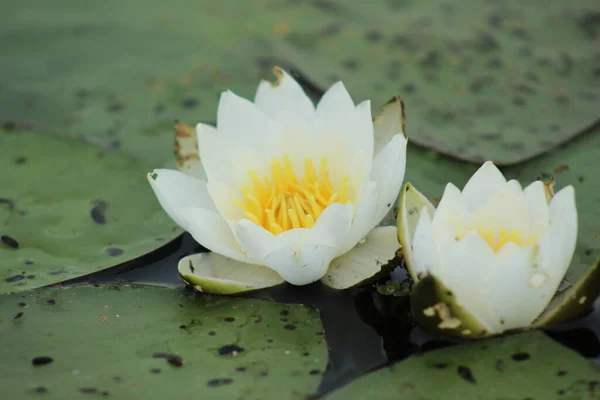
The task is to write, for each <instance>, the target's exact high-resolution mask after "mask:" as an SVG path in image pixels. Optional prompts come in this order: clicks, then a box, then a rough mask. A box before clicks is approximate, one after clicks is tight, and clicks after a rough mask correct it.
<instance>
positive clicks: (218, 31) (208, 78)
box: [0, 0, 600, 166]
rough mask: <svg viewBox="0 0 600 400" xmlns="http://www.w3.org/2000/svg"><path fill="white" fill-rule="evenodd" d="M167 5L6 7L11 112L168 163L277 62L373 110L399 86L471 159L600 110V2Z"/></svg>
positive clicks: (4, 43) (529, 150) (414, 117)
mask: <svg viewBox="0 0 600 400" xmlns="http://www.w3.org/2000/svg"><path fill="white" fill-rule="evenodd" d="M160 5H162V3H159V2H158V1H155V0H147V1H141V0H131V1H128V2H120V1H117V0H107V1H104V2H101V3H92V4H82V3H81V2H78V1H76V0H56V1H53V2H52V4H50V3H47V4H46V3H44V4H39V2H35V1H32V0H25V1H21V2H12V3H10V4H7V5H5V6H4V7H3V10H2V11H3V13H2V24H0V33H2V34H1V35H0V46H1V47H2V48H3V49H5V51H4V54H3V55H4V61H5V62H3V63H2V64H1V65H0V73H1V74H2V77H3V79H4V83H3V84H2V87H1V88H0V120H1V121H13V120H17V121H25V122H29V123H33V124H40V125H43V126H44V127H45V128H48V129H50V130H55V131H60V132H64V133H66V134H68V135H70V136H83V137H85V138H86V139H87V140H89V141H93V142H94V143H98V144H101V145H103V146H106V147H109V148H116V147H119V148H122V149H123V150H125V151H126V152H129V153H132V154H135V155H137V156H138V157H141V158H144V159H147V160H152V161H154V162H155V166H157V165H160V163H162V162H168V161H170V160H171V147H172V138H171V126H172V120H173V118H175V117H179V118H182V119H183V120H185V121H189V122H197V121H206V122H209V121H212V120H214V116H215V115H216V106H217V101H216V100H217V95H218V93H219V92H221V91H222V90H225V89H232V90H235V91H236V92H237V93H239V94H240V95H242V96H244V97H252V95H253V93H254V91H255V89H256V83H257V78H258V77H259V76H262V77H267V78H270V74H271V69H272V67H273V66H274V65H275V64H278V65H280V66H282V67H285V68H289V67H290V66H295V67H298V68H299V69H300V70H301V71H302V72H303V73H304V74H306V75H307V76H308V77H309V78H310V79H311V80H314V82H315V83H316V84H317V85H318V86H322V87H327V86H329V85H330V84H331V83H332V82H333V81H336V80H338V79H343V80H344V83H345V84H346V86H347V87H348V88H349V89H350V90H351V92H352V94H353V95H354V96H355V99H356V100H357V101H360V100H364V99H371V100H372V104H373V105H374V106H377V105H379V104H383V103H385V102H386V101H387V100H388V99H389V98H390V96H392V95H395V94H399V95H402V97H403V98H404V100H405V101H406V104H407V112H408V114H409V115H410V118H409V119H408V121H407V128H408V133H409V137H410V140H411V141H413V142H414V143H418V144H420V145H424V146H427V147H430V148H434V149H437V150H439V151H440V152H443V153H447V154H451V155H453V156H455V157H458V158H461V159H465V160H469V161H481V160H483V159H492V160H494V161H496V163H498V164H502V163H504V164H511V163H515V162H518V161H521V160H524V159H528V158H530V157H532V156H533V155H536V154H539V153H542V152H544V151H546V150H548V149H551V148H553V147H555V146H556V145H557V144H560V143H562V142H564V141H566V140H568V139H569V138H571V137H573V136H575V135H576V134H578V133H580V132H581V131H582V130H583V129H585V128H587V127H588V126H590V124H592V123H593V122H594V121H597V119H598V114H597V110H598V107H599V106H600V95H598V92H599V91H600V90H599V89H600V72H599V71H600V52H599V51H598V49H597V46H596V40H595V37H596V35H598V30H597V24H596V22H595V21H597V18H596V16H597V12H595V11H594V10H595V5H596V3H595V2H594V0H582V1H579V2H569V3H563V2H557V3H552V4H548V5H545V6H544V7H539V4H538V2H536V1H535V0H524V1H517V0H509V1H503V2H480V1H476V0H468V1H467V2H465V1H458V0H452V1H445V2H444V3H443V4H436V5H431V4H430V3H427V2H418V1H390V0H378V1H374V2H341V1H339V0H326V1H288V0H274V1H271V2H269V4H268V7H265V5H264V4H263V2H260V1H246V2H242V3H240V2H239V1H235V0H223V1H219V2H217V3H208V2H200V3H198V4H194V5H190V4H189V2H188V1H185V0H175V1H172V2H170V3H169V7H168V8H164V7H160ZM232 10H234V11H233V12H232ZM556 37H560V38H561V40H560V41H557V40H556V39H555V38H556ZM32 49H42V50H41V51H32ZM46 49H52V51H45V50H46ZM373 60H376V61H373ZM24 66H26V67H24ZM532 114H535V115H536V118H534V119H532V118H531V115H532ZM157 163H158V164H157Z"/></svg>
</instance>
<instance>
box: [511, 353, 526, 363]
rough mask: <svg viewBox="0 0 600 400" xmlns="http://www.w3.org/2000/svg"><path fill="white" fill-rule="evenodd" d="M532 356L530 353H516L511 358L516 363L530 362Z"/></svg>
mask: <svg viewBox="0 0 600 400" xmlns="http://www.w3.org/2000/svg"><path fill="white" fill-rule="evenodd" d="M530 357H531V356H530V355H529V353H525V352H519V353H515V354H513V355H512V356H511V358H512V359H513V360H515V361H526V360H529V358H530Z"/></svg>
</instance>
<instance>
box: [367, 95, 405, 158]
mask: <svg viewBox="0 0 600 400" xmlns="http://www.w3.org/2000/svg"><path fill="white" fill-rule="evenodd" d="M403 108H404V106H403V104H402V101H401V100H400V98H399V97H394V98H393V99H392V100H391V101H389V102H388V103H386V104H384V106H383V107H382V109H381V113H380V114H379V115H378V116H377V117H376V118H375V120H374V121H373V128H374V137H375V140H374V142H375V148H374V152H375V154H378V153H379V152H380V151H381V149H383V147H384V146H386V145H387V144H388V143H389V141H390V140H391V138H392V136H394V135H397V134H399V133H400V134H403V135H404V136H406V133H405V132H404V110H403Z"/></svg>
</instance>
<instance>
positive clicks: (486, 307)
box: [398, 162, 577, 336]
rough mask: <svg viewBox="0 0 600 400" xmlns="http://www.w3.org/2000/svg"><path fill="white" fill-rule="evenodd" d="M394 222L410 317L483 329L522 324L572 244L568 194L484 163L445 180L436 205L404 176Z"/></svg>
mask: <svg viewBox="0 0 600 400" xmlns="http://www.w3.org/2000/svg"><path fill="white" fill-rule="evenodd" d="M550 198H551V200H550ZM398 228H399V238H400V242H401V243H402V246H403V254H404V257H405V260H406V263H407V265H408V269H409V272H410V274H411V276H412V278H413V280H414V281H415V283H416V286H415V288H414V290H413V292H414V296H413V300H414V302H415V304H414V305H413V311H414V312H415V314H418V315H416V316H417V318H418V319H420V320H421V321H426V322H427V321H428V320H431V321H433V320H437V321H438V322H436V323H437V324H438V326H437V328H441V329H450V330H454V333H455V334H456V333H458V335H459V336H461V335H462V336H470V335H479V336H485V335H489V334H494V333H500V332H503V331H505V330H509V329H514V328H521V327H528V326H530V325H531V324H532V323H533V322H534V320H536V318H538V317H539V316H540V314H541V313H542V312H543V311H544V310H545V309H546V307H547V306H548V304H549V302H550V300H551V299H552V298H553V296H554V294H555V292H556V291H557V288H558V286H559V284H560V282H561V280H562V279H563V277H564V275H565V273H566V271H567V269H568V268H569V265H570V262H571V258H572V257H573V252H574V250H575V244H576V241H577V210H576V207H575V193H574V189H573V187H572V186H567V187H565V188H563V189H562V190H561V191H560V192H558V193H557V194H556V195H555V196H554V197H552V195H551V194H549V191H548V190H547V188H546V187H545V185H544V183H543V182H541V181H536V182H533V183H532V184H530V185H529V186H527V187H526V188H525V189H522V188H521V186H520V185H519V183H518V182H517V181H515V180H511V181H508V182H507V181H506V179H505V178H504V176H503V175H502V173H501V172H500V171H499V170H498V169H497V168H496V167H495V166H494V164H493V163H491V162H486V163H485V164H484V165H483V166H482V167H481V168H480V169H479V170H478V171H477V172H476V173H475V174H474V175H473V176H472V177H471V179H470V180H469V181H468V183H467V184H466V185H465V187H464V189H463V190H462V192H461V191H460V190H459V189H458V188H457V187H456V186H454V185H453V184H451V183H449V184H448V185H447V186H446V189H445V191H444V194H443V197H442V199H441V201H440V203H439V206H438V207H437V209H434V207H433V206H432V205H431V203H429V201H428V200H427V199H426V198H425V197H424V196H423V195H422V194H420V193H419V192H418V191H416V189H414V187H412V186H411V185H410V184H406V186H405V187H404V189H403V193H402V197H401V201H400V212H399V215H398ZM425 279H427V280H428V282H426V283H424V284H423V285H420V283H421V282H420V281H422V280H425ZM425 287H427V288H425ZM433 292H436V293H435V294H434V293H433ZM427 296H430V298H426V297H427ZM433 297H436V299H435V300H434V299H433ZM453 307H454V308H455V309H454V310H451V309H452V308H453ZM452 311H454V314H462V315H461V316H458V315H453V313H452ZM426 324H427V323H426ZM434 328H435V327H434Z"/></svg>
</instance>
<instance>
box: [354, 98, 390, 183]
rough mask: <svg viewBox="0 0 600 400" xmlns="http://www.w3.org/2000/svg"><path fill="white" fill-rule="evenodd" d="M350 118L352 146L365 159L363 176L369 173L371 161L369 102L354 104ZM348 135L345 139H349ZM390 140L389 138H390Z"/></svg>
mask: <svg viewBox="0 0 600 400" xmlns="http://www.w3.org/2000/svg"><path fill="white" fill-rule="evenodd" d="M353 117H354V118H352V128H353V130H352V131H353V134H354V140H353V146H354V148H355V150H356V152H357V154H358V155H360V156H361V157H362V158H363V159H364V160H365V171H364V173H365V177H366V178H368V177H369V175H370V173H371V162H372V161H373V136H374V133H373V117H372V116H371V102H370V101H369V100H365V101H363V102H362V103H360V104H359V105H357V106H356V108H355V111H354V116H353ZM349 140H350V138H349V135H348V136H346V141H349ZM390 141H391V140H390Z"/></svg>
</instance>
